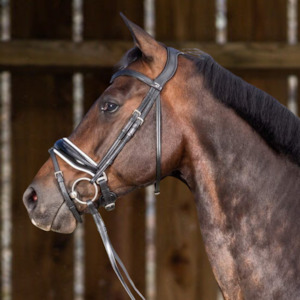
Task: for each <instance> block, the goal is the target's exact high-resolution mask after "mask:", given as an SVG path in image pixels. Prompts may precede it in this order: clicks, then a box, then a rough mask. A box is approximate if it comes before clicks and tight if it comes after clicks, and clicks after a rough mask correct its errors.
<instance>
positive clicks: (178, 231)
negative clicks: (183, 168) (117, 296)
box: [156, 178, 217, 300]
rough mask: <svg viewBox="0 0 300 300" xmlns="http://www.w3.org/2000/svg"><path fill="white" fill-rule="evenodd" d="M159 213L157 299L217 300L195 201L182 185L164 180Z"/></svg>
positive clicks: (159, 199)
mask: <svg viewBox="0 0 300 300" xmlns="http://www.w3.org/2000/svg"><path fill="white" fill-rule="evenodd" d="M157 214H158V217H157V218H158V224H157V226H158V232H157V237H156V239H157V256H158V260H157V269H158V271H157V285H158V294H157V299H165V300H169V299H178V300H179V299H189V300H193V299H197V300H198V299H199V300H201V299H203V300H215V299H216V297H217V283H216V282H215V279H214V277H213V274H212V271H211V268H210V265H209V262H208V259H207V256H206V252H205V249H204V246H203V242H202V239H201V234H200V228H199V222H198V217H197V211H196V206H195V200H194V199H193V195H192V194H191V192H190V191H189V190H188V188H187V187H186V186H185V185H184V184H183V183H182V182H180V181H178V180H176V179H174V178H167V179H165V180H164V181H162V184H161V195H160V196H159V197H158V199H157Z"/></svg>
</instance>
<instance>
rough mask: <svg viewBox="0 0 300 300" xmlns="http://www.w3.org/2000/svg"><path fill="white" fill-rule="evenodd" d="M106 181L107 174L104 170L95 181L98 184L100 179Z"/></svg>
mask: <svg viewBox="0 0 300 300" xmlns="http://www.w3.org/2000/svg"><path fill="white" fill-rule="evenodd" d="M103 180H104V181H107V176H106V174H105V172H103V173H102V176H100V177H99V178H97V180H96V183H97V184H99V182H100V181H103Z"/></svg>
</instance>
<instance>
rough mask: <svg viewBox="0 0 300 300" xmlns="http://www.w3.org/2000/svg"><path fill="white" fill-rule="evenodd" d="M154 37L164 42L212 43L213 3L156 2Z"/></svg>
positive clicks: (176, 0)
mask: <svg viewBox="0 0 300 300" xmlns="http://www.w3.org/2000/svg"><path fill="white" fill-rule="evenodd" d="M156 37H157V39H158V40H165V41H168V40H178V41H182V40H197V41H201V42H203V41H214V39H215V1H206V0H190V1H188V3H186V2H184V1H180V0H175V1H170V0H160V1H157V2H156Z"/></svg>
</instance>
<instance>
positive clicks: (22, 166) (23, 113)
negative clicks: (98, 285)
mask: <svg viewBox="0 0 300 300" xmlns="http://www.w3.org/2000/svg"><path fill="white" fill-rule="evenodd" d="M71 3H72V1H71V0H53V1H48V0H28V1H17V0H13V1H11V20H12V28H11V34H12V39H28V38H31V39H49V38H50V39H64V38H65V39H70V38H71ZM71 76H72V75H71V74H70V73H63V72H62V73H60V74H51V73H45V72H44V73H43V72H40V73H38V74H37V73H30V71H29V70H28V69H27V70H26V71H25V72H23V73H15V72H13V73H12V104H13V107H12V126H13V127H12V147H13V149H12V157H13V165H12V167H13V171H12V173H13V181H12V184H13V205H12V207H13V220H12V221H13V224H14V226H13V241H12V243H13V270H12V271H13V274H12V279H13V297H12V298H13V299H24V298H25V299H26V298H27V299H33V300H35V299H36V300H37V299H45V300H46V299H49V300H50V299H63V300H68V299H72V298H73V238H72V235H61V234H57V233H53V232H51V233H49V232H43V231H41V230H40V229H37V228H35V227H34V226H33V225H32V224H31V222H30V220H29V218H28V216H27V213H26V211H25V209H24V206H23V203H22V194H23V192H24V190H25V188H26V187H27V185H28V184H29V183H30V182H31V181H32V179H33V177H34V175H35V173H36V172H37V171H38V169H39V168H40V167H41V166H42V164H43V163H44V162H45V161H46V159H47V158H48V157H49V154H48V152H47V150H48V148H49V147H50V146H51V145H53V142H54V141H55V140H56V139H58V138H59V137H61V136H66V135H68V133H69V132H71V129H72V81H71Z"/></svg>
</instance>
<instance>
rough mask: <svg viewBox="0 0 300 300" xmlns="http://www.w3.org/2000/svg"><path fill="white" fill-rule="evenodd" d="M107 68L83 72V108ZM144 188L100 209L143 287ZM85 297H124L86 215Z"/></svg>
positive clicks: (100, 88)
mask: <svg viewBox="0 0 300 300" xmlns="http://www.w3.org/2000/svg"><path fill="white" fill-rule="evenodd" d="M111 75H112V70H111V69H108V68H107V69H102V70H99V71H98V72H88V73H86V74H85V76H84V87H85V109H86V110H88V109H89V107H90V106H91V105H92V104H93V102H94V101H95V100H96V99H97V98H98V97H99V96H100V95H101V93H102V92H103V90H104V89H105V88H106V87H107V86H108V83H109V79H110V77H111ZM144 198H145V196H144V190H140V191H136V192H133V193H130V194H129V195H128V196H126V197H123V198H121V199H118V200H117V205H116V210H115V211H113V212H105V211H104V209H101V210H100V212H101V214H102V215H103V218H104V221H105V223H106V225H107V228H108V232H109V235H110V239H111V241H112V243H113V245H114V247H115V249H116V251H117V252H118V254H119V256H120V257H121V259H122V260H123V262H124V264H125V266H126V268H127V269H128V272H129V274H130V276H132V279H133V281H134V282H135V284H136V286H137V287H138V288H139V289H140V291H142V293H144V291H145V202H144ZM85 228H86V232H87V234H86V251H87V256H86V297H87V299H90V300H92V299H95V300H96V299H124V300H125V299H128V296H127V294H126V293H125V291H124V289H123V287H122V286H121V284H120V283H119V281H118V279H117V277H116V275H115V273H114V272H113V270H112V268H111V266H110V263H109V261H108V258H107V254H106V252H105V250H104V248H103V245H102V242H101V241H100V238H99V235H98V232H97V231H96V228H95V224H94V222H93V220H92V219H91V217H89V216H87V217H86V225H85Z"/></svg>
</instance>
